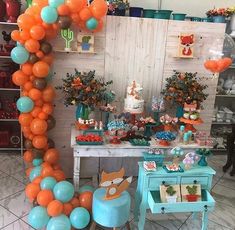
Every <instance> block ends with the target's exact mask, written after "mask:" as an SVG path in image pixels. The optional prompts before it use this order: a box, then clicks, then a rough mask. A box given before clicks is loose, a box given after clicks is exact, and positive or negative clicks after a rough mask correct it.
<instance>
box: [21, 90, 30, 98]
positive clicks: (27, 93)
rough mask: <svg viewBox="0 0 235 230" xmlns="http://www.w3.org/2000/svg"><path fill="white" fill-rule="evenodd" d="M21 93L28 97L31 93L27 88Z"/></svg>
mask: <svg viewBox="0 0 235 230" xmlns="http://www.w3.org/2000/svg"><path fill="white" fill-rule="evenodd" d="M21 94H22V96H25V97H27V96H28V95H29V92H28V91H26V90H23V91H22V93H21Z"/></svg>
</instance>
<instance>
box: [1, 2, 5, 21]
mask: <svg viewBox="0 0 235 230" xmlns="http://www.w3.org/2000/svg"><path fill="white" fill-rule="evenodd" d="M5 15H6V3H5V2H4V1H3V0H0V21H1V22H2V21H4V17H5Z"/></svg>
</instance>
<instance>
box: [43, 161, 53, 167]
mask: <svg viewBox="0 0 235 230" xmlns="http://www.w3.org/2000/svg"><path fill="white" fill-rule="evenodd" d="M41 166H42V168H46V167H49V166H50V167H51V164H50V163H49V162H43V163H42V164H41Z"/></svg>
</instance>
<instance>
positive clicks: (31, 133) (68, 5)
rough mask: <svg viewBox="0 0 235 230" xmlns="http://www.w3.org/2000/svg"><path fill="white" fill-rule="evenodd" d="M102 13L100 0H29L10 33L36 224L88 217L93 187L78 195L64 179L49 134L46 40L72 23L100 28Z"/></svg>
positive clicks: (59, 225)
mask: <svg viewBox="0 0 235 230" xmlns="http://www.w3.org/2000/svg"><path fill="white" fill-rule="evenodd" d="M106 13H107V3H106V1H104V0H94V1H93V2H92V3H91V4H90V5H87V0H33V1H32V5H31V6H30V7H29V8H27V9H26V11H25V13H23V14H21V15H20V16H19V17H18V19H17V23H18V26H19V30H14V31H12V34H11V37H12V39H13V40H14V41H16V42H17V46H16V47H15V48H14V49H13V50H12V52H11V58H12V60H13V61H14V62H15V63H17V64H20V69H19V70H17V71H16V72H15V73H14V74H13V75H12V80H13V82H14V83H15V84H16V85H18V86H20V87H21V89H22V92H21V97H20V98H19V99H18V101H17V108H18V110H19V111H20V112H21V114H20V116H19V122H20V125H21V127H22V132H23V135H24V137H25V142H24V146H25V148H26V151H25V152H24V161H25V162H26V163H27V164H28V165H29V167H28V169H27V170H26V174H27V176H28V177H29V179H30V183H29V184H28V185H27V186H26V189H25V193H26V196H27V198H28V199H29V200H30V201H31V202H32V203H33V204H34V208H32V210H31V211H30V213H29V219H28V220H29V224H30V225H32V227H34V228H36V229H41V228H44V227H46V229H47V230H52V229H53V230H54V229H57V230H60V229H63V230H67V229H68V230H69V229H71V228H78V229H82V228H84V227H86V226H87V225H88V223H89V221H90V214H89V212H90V211H91V205H92V191H91V190H92V188H91V187H89V186H87V187H86V188H84V189H83V192H82V193H81V194H80V195H79V196H78V195H77V194H76V193H75V191H74V187H73V185H72V184H71V183H69V182H67V181H65V174H64V172H63V171H62V169H61V166H60V165H59V163H58V161H59V152H58V151H57V150H56V148H55V144H54V142H53V140H51V139H49V138H48V137H47V131H48V130H50V129H52V128H53V127H54V126H55V119H54V118H53V116H52V115H51V114H52V112H53V105H52V102H53V99H54V97H55V91H54V88H53V87H52V86H51V85H50V77H51V76H50V75H51V70H50V68H51V65H52V63H53V56H52V46H51V44H50V43H49V42H48V40H50V39H53V38H55V37H56V36H57V34H58V31H59V30H60V29H68V28H69V27H70V26H71V24H72V23H74V24H75V25H76V26H78V27H79V29H81V30H86V31H90V32H98V31H100V30H102V27H103V21H102V18H103V17H104V16H105V15H106Z"/></svg>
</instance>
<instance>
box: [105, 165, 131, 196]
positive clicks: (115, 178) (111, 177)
mask: <svg viewBox="0 0 235 230" xmlns="http://www.w3.org/2000/svg"><path fill="white" fill-rule="evenodd" d="M124 174H125V170H124V168H121V169H120V170H119V171H118V172H112V173H106V172H104V171H103V172H102V174H101V182H100V187H104V188H106V194H105V197H104V200H112V199H116V198H118V197H119V196H120V195H121V193H122V192H124V191H125V190H126V189H127V188H128V186H129V185H130V183H131V181H132V177H128V178H127V179H125V180H124V179H123V177H124Z"/></svg>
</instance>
